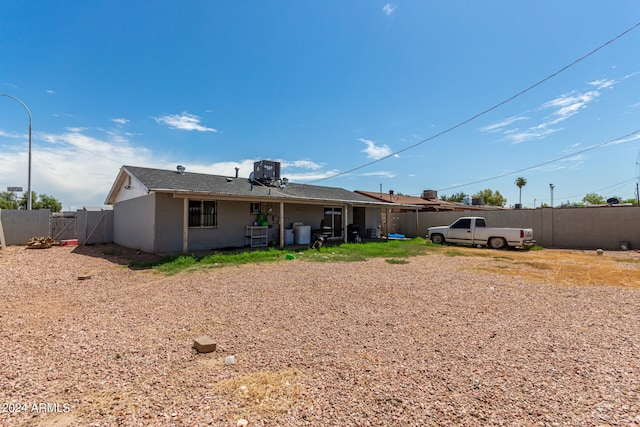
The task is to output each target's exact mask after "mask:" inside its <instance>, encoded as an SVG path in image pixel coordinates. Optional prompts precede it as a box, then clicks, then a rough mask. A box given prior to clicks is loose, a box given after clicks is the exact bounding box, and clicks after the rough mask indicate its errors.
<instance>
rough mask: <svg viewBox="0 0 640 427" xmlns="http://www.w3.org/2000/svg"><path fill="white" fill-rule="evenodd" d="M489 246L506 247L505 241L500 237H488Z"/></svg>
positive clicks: (493, 247)
mask: <svg viewBox="0 0 640 427" xmlns="http://www.w3.org/2000/svg"><path fill="white" fill-rule="evenodd" d="M489 247H490V248H491V249H506V247H507V241H506V240H505V239H504V238H502V237H492V238H490V239H489Z"/></svg>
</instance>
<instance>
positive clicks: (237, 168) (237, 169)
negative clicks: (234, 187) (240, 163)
mask: <svg viewBox="0 0 640 427" xmlns="http://www.w3.org/2000/svg"><path fill="white" fill-rule="evenodd" d="M239 170H240V168H239V167H237V166H236V178H237V177H238V171H239Z"/></svg>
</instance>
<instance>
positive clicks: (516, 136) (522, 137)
mask: <svg viewBox="0 0 640 427" xmlns="http://www.w3.org/2000/svg"><path fill="white" fill-rule="evenodd" d="M560 130H561V129H545V128H540V127H539V126H536V127H531V128H529V129H527V130H524V131H518V130H515V131H513V132H511V133H509V134H507V135H506V138H507V140H509V141H511V142H512V143H513V144H521V143H523V142H526V141H531V140H533V139H542V138H544V137H545V136H547V135H551V134H552V133H556V132H558V131H560Z"/></svg>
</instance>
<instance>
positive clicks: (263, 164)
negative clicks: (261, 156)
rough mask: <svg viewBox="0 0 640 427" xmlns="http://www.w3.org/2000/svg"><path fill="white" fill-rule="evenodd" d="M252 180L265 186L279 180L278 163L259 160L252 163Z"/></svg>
mask: <svg viewBox="0 0 640 427" xmlns="http://www.w3.org/2000/svg"><path fill="white" fill-rule="evenodd" d="M253 179H255V180H256V181H259V182H261V183H263V184H266V185H271V184H273V183H275V182H277V181H279V180H280V162H273V161H271V160H260V161H259V162H254V163H253Z"/></svg>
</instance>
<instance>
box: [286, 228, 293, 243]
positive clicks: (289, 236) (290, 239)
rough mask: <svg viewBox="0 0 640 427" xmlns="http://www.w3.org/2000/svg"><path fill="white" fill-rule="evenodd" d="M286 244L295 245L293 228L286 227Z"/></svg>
mask: <svg viewBox="0 0 640 427" xmlns="http://www.w3.org/2000/svg"><path fill="white" fill-rule="evenodd" d="M284 244H285V245H293V228H285V229H284Z"/></svg>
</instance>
